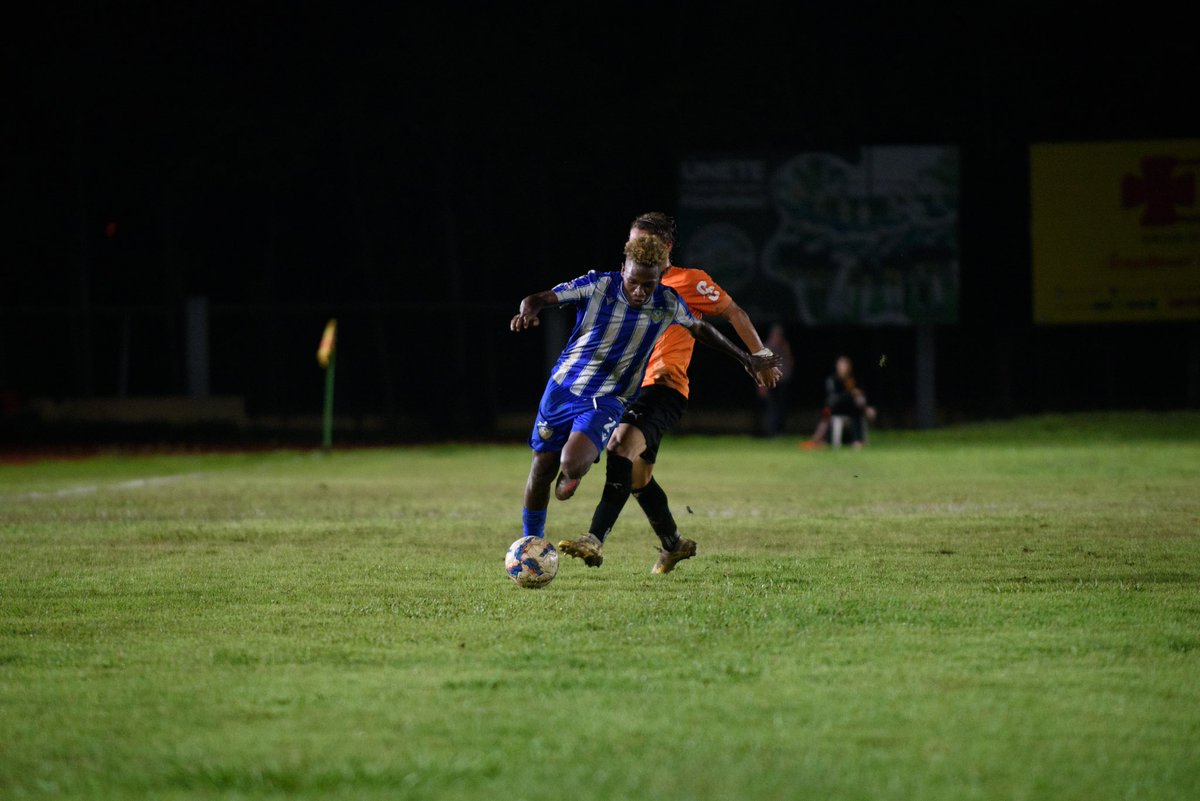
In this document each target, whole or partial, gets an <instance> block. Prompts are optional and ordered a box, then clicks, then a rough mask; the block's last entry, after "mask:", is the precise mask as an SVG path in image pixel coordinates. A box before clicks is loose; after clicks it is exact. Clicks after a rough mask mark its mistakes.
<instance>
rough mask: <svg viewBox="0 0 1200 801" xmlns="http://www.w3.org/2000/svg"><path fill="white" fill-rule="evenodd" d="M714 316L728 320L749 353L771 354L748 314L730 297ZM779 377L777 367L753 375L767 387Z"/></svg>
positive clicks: (781, 375) (778, 379)
mask: <svg viewBox="0 0 1200 801" xmlns="http://www.w3.org/2000/svg"><path fill="white" fill-rule="evenodd" d="M726 297H728V296H726ZM714 316H716V317H720V318H721V319H722V320H728V321H729V324H730V325H732V326H733V330H734V331H737V335H738V337H740V338H741V340H742V342H744V343H746V349H747V350H749V351H750V352H751V353H757V354H759V355H761V356H770V355H772V353H771V349H770V348H768V347H767V346H766V345H764V344H763V341H762V338H761V337H759V335H758V329H757V328H755V327H754V323H753V322H752V321H751V320H750V315H748V314H746V312H745V310H744V309H743V308H742V307H741V306H739V305H737V303H736V302H734V300H733V299H732V298H730V300H729V306H728V307H727V308H726V309H725V311H723V312H721V313H720V314H718V315H714ZM781 378H783V371H782V370H780V369H779V368H778V367H769V368H767V369H766V370H763V371H761V372H759V373H757V374H756V375H755V376H754V379H755V380H756V381H757V382H758V385H759V386H762V387H766V388H767V389H771V388H773V387H775V386H776V385H778V384H779V381H780V379H781Z"/></svg>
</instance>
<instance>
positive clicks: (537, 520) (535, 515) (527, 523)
mask: <svg viewBox="0 0 1200 801" xmlns="http://www.w3.org/2000/svg"><path fill="white" fill-rule="evenodd" d="M521 527H522V528H523V529H524V530H525V536H526V537H545V536H546V510H545V509H538V510H536V511H530V510H529V509H522V510H521Z"/></svg>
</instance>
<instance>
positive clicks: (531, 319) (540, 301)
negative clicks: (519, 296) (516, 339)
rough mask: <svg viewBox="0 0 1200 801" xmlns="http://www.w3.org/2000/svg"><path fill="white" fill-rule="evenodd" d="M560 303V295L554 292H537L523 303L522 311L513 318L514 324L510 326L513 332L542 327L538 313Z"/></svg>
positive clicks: (511, 323)
mask: <svg viewBox="0 0 1200 801" xmlns="http://www.w3.org/2000/svg"><path fill="white" fill-rule="evenodd" d="M555 303H558V295H555V294H554V293H553V292H552V291H550V290H548V289H547V290H546V291H545V292H536V293H534V294H532V295H530V296H529V297H527V298H525V299H524V300H523V301H521V309H520V311H518V312H517V315H516V317H513V318H512V322H510V323H509V324H508V327H509V330H511V331H524V330H525V329H526V328H533V327H534V326H537V325H541V323H540V322H539V321H538V313H539V312H541V310H542V309H544V308H546V307H547V306H552V305H554V304H555Z"/></svg>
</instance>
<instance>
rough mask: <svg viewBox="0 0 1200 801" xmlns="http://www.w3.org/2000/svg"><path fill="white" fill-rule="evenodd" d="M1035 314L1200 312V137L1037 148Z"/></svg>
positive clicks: (1169, 315)
mask: <svg viewBox="0 0 1200 801" xmlns="http://www.w3.org/2000/svg"><path fill="white" fill-rule="evenodd" d="M1030 171H1031V181H1030V185H1031V203H1032V215H1031V216H1032V221H1031V222H1032V240H1033V319H1034V322H1037V323H1095V322H1122V321H1139V320H1184V319H1198V318H1200V193H1198V186H1197V185H1198V184H1200V177H1198V176H1200V140H1197V139H1192V140H1162V141H1146V142H1097V143H1064V144H1038V145H1034V146H1033V147H1032V149H1031V152H1030Z"/></svg>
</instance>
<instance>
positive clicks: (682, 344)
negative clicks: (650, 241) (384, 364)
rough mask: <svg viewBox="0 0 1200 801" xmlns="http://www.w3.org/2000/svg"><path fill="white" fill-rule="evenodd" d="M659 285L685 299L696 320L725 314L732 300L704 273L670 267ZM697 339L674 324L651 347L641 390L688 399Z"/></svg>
mask: <svg viewBox="0 0 1200 801" xmlns="http://www.w3.org/2000/svg"><path fill="white" fill-rule="evenodd" d="M662 283H663V284H664V285H666V286H669V287H671V289H674V290H675V291H676V292H678V293H679V295H680V296H681V297H682V298H683V299H684V301H685V302H686V303H687V305H688V308H689V309H691V310H692V315H693V316H695V317H696V318H700V317H703V316H704V315H706V314H724V313H725V310H726V309H728V308H729V304H731V303H733V299H732V298H731V297H729V295H727V294H726V293H725V290H724V289H721V287H719V286H717V282H716V281H714V280H713V279H712V276H711V275H709V274H708V273H706V272H704V270H691V269H687V268H685V267H676V266H675V265H671V266H670V267H668V268H667V272H666V273H665V274H664V275H663V277H662ZM695 347H696V339H695V338H694V337H693V336H692V335H691V334H690V333H688V332H687V331H686V330H684V328H683V326H679V325H673V326H670V327H669V328H667V331H666V333H665V334H663V335H662V337H661V338H660V339H659V340H658V342H657V343H655V345H654V350H653V351H652V352H651V353H650V362H649V364H648V365H647V366H646V377H645V379H643V381H642V386H643V387H648V386H650V385H652V384H654V385H657V386H665V387H670V388H671V389H673V390H675V391H677V392H679V393H680V394H682V395H683V397H685V398H686V397H687V396H688V374H687V370H688V365H689V364H691V363H692V349H693V348H695Z"/></svg>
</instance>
